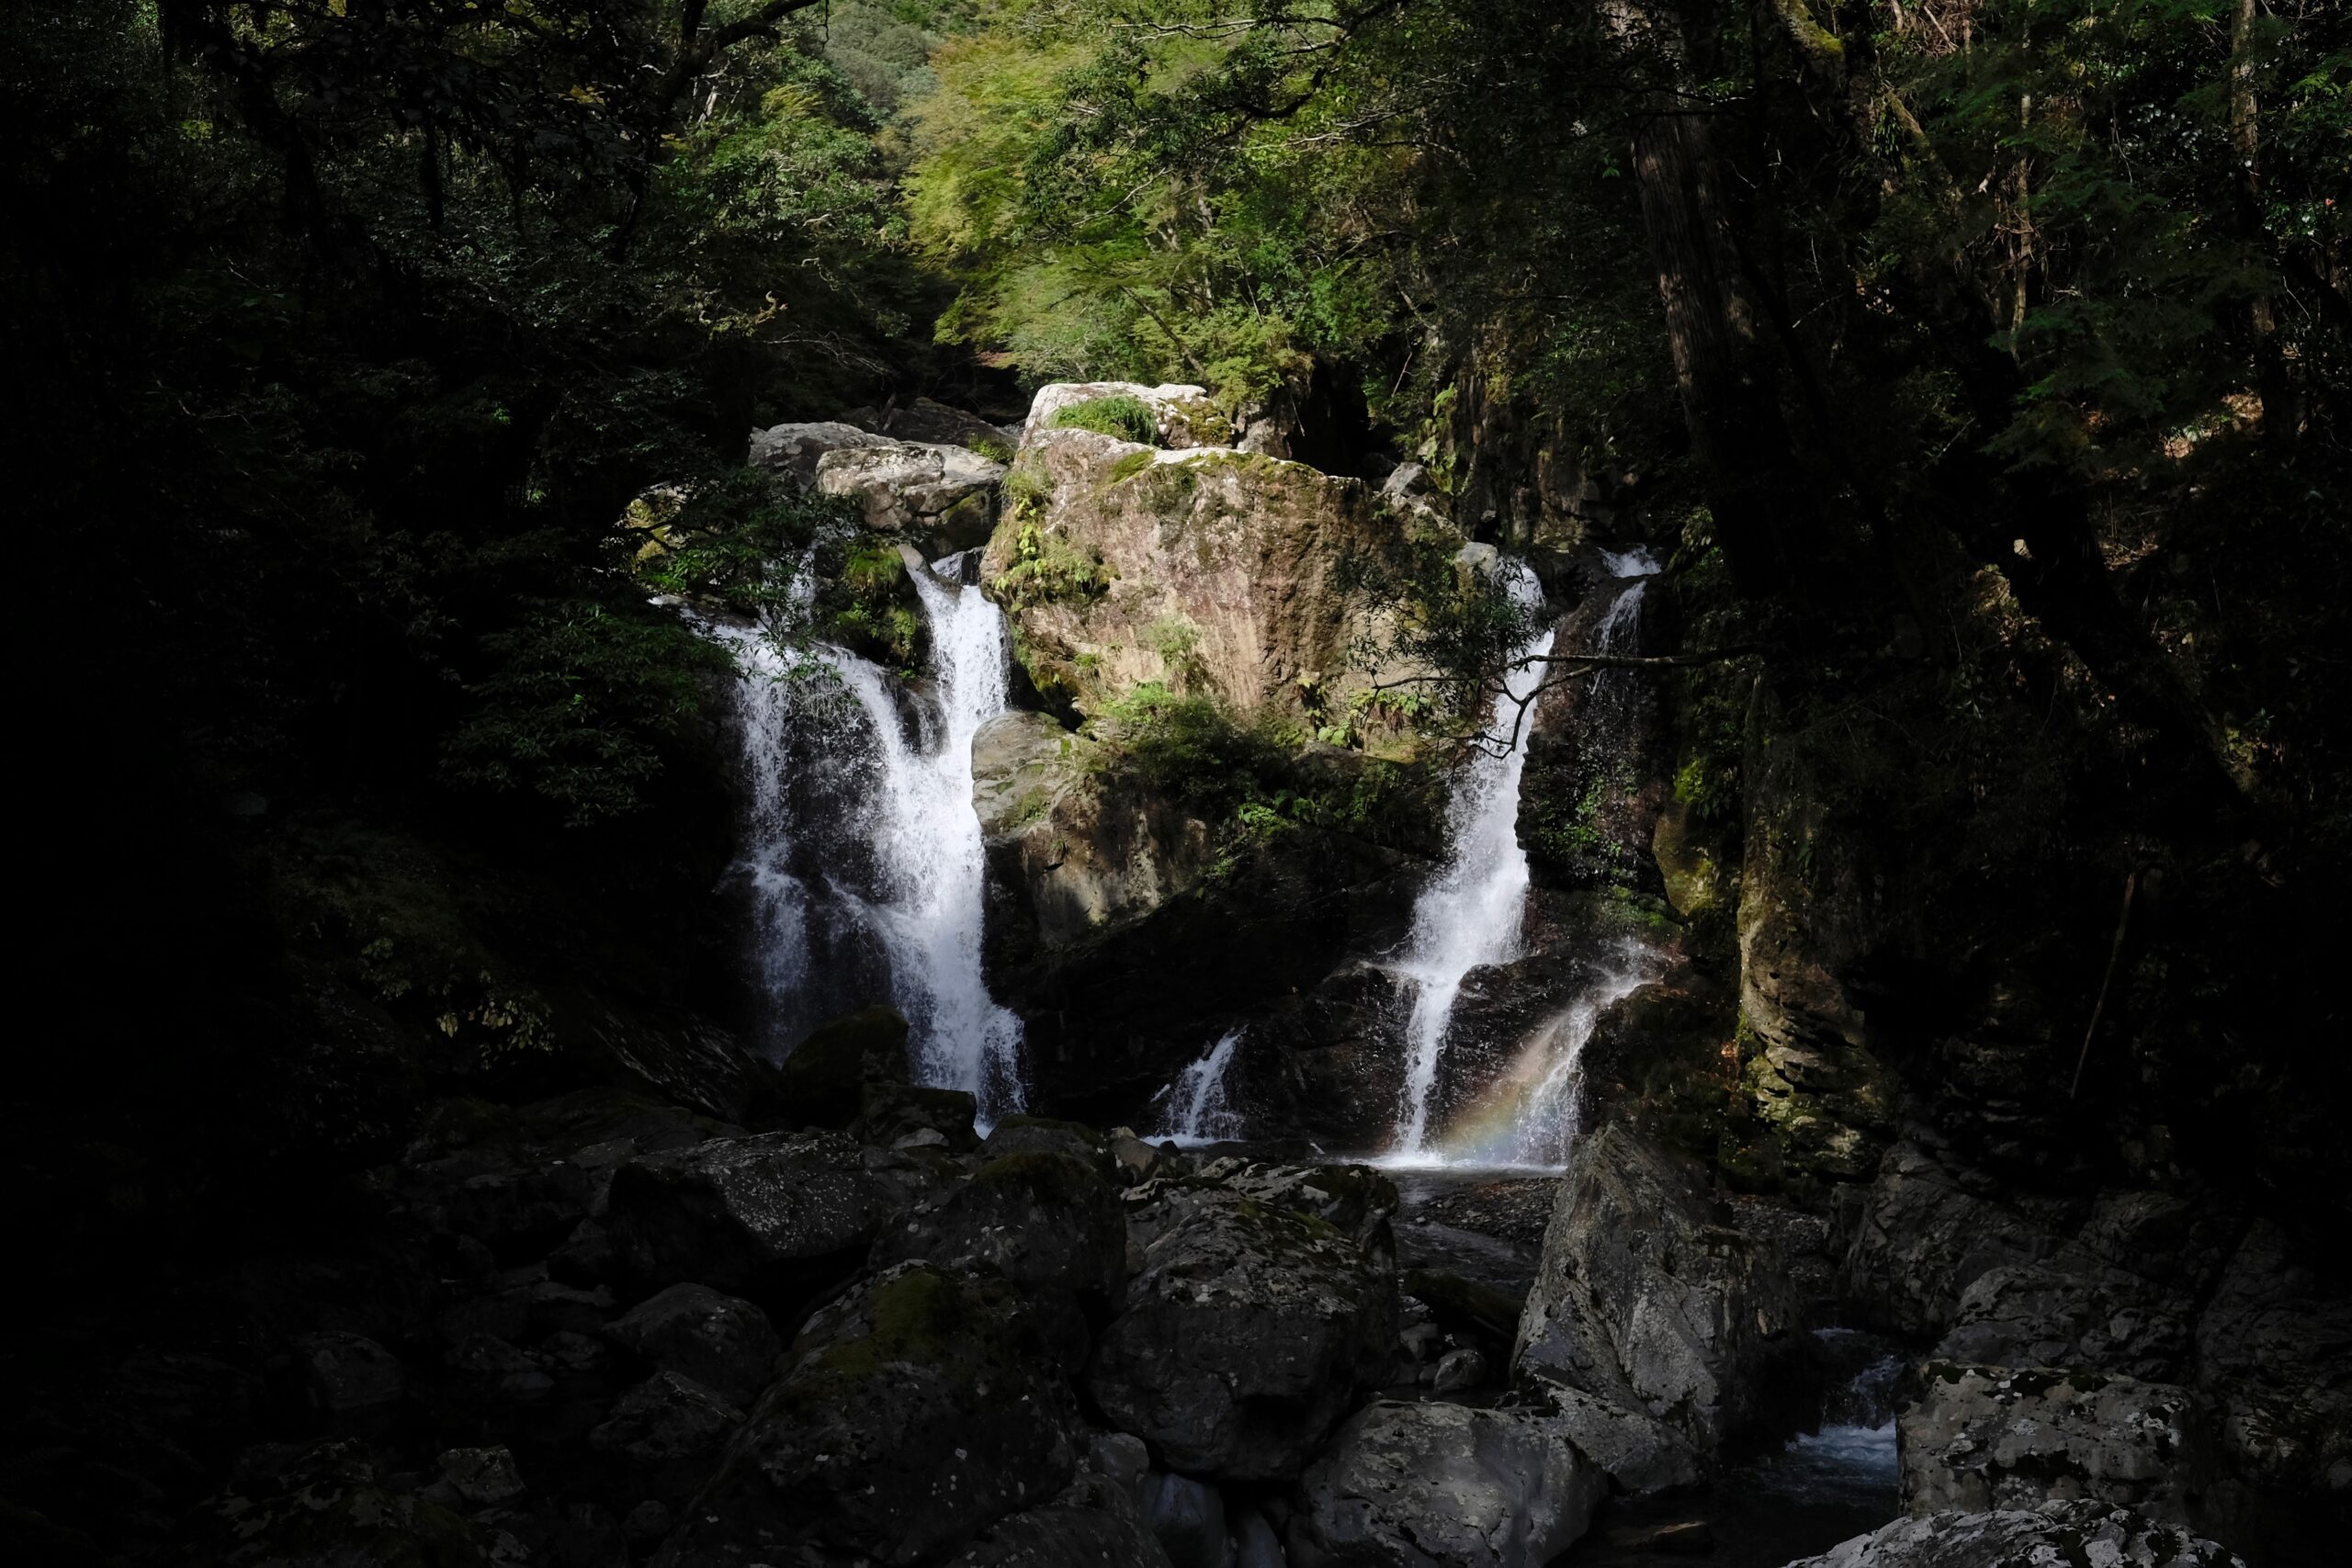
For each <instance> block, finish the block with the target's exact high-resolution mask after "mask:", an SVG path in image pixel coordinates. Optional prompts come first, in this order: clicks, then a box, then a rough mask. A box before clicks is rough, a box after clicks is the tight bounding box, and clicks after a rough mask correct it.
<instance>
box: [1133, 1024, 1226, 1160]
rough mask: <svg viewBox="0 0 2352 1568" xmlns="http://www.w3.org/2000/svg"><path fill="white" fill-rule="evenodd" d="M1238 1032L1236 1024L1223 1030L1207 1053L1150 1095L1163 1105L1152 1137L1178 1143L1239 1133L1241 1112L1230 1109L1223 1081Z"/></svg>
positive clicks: (1222, 1138) (1218, 1139) (1213, 1140)
mask: <svg viewBox="0 0 2352 1568" xmlns="http://www.w3.org/2000/svg"><path fill="white" fill-rule="evenodd" d="M1241 1035H1242V1031H1241V1030H1240V1029H1238V1028H1235V1029H1229V1030H1227V1031H1226V1032H1225V1035H1224V1037H1223V1038H1222V1039H1220V1040H1218V1041H1217V1043H1216V1044H1214V1045H1212V1046H1210V1047H1209V1049H1208V1054H1207V1055H1204V1056H1203V1057H1202V1058H1201V1059H1200V1060H1199V1061H1197V1062H1194V1063H1193V1065H1192V1066H1189V1067H1186V1068H1185V1069H1184V1070H1183V1071H1182V1073H1179V1074H1178V1075H1177V1077H1176V1081H1175V1082H1174V1083H1171V1084H1170V1085H1169V1086H1168V1087H1167V1088H1166V1089H1161V1090H1160V1091H1159V1094H1157V1095H1156V1096H1154V1097H1153V1099H1152V1103H1153V1104H1154V1105H1159V1106H1162V1107H1164V1108H1165V1110H1164V1111H1163V1112H1162V1115H1163V1118H1164V1119H1163V1121H1162V1122H1161V1123H1160V1129H1159V1131H1158V1132H1156V1133H1154V1134H1152V1136H1153V1137H1155V1138H1172V1139H1174V1140H1175V1141H1176V1142H1177V1143H1180V1144H1215V1143H1221V1142H1223V1141H1225V1140H1227V1139H1229V1138H1238V1137H1239V1136H1241V1131H1242V1127H1241V1115H1240V1112H1238V1111H1236V1110H1234V1109H1233V1104H1232V1100H1231V1099H1230V1098H1229V1094H1228V1091H1227V1088H1226V1081H1225V1080H1226V1075H1227V1073H1228V1072H1230V1071H1231V1070H1232V1067H1233V1053H1234V1049H1235V1047H1237V1046H1238V1045H1239V1044H1240V1043H1241Z"/></svg>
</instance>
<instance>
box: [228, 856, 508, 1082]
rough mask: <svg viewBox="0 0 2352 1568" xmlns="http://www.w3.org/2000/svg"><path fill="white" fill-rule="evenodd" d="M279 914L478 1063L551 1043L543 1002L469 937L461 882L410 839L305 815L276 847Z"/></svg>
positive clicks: (369, 989)
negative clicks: (460, 894)
mask: <svg viewBox="0 0 2352 1568" xmlns="http://www.w3.org/2000/svg"><path fill="white" fill-rule="evenodd" d="M269 869H270V872H271V887H272V891H273V893H274V895H275V897H276V898H277V902H278V905H279V918H280V919H281V921H282V922H283V923H284V925H285V926H286V927H287V928H288V931H290V932H291V933H292V934H293V936H294V938H295V940H296V942H297V943H298V944H299V945H300V949H301V950H302V951H303V952H304V953H306V954H307V955H308V956H309V957H310V958H311V960H312V961H314V962H316V963H319V964H322V965H324V966H325V968H326V969H327V970H328V971H329V972H330V973H333V974H334V975H335V976H337V977H338V978H339V979H341V980H343V981H344V982H345V983H346V984H348V985H349V986H351V987H353V989H355V990H356V991H357V992H358V993H359V994H360V995H362V996H365V997H367V998H369V999H370V1000H371V1001H374V1002H376V1003H377V1004H379V1005H380V1006H382V1007H384V1008H385V1009H387V1010H390V1011H391V1012H392V1013H393V1014H394V1015H395V1016H399V1017H402V1018H405V1019H407V1020H409V1021H412V1022H413V1023H415V1024H417V1025H419V1026H421V1027H422V1028H423V1029H424V1030H425V1031H426V1032H429V1033H431V1034H434V1035H438V1036H440V1037H442V1038H443V1039H445V1040H447V1041H449V1042H451V1043H453V1044H454V1045H455V1046H456V1047H458V1049H460V1050H462V1051H464V1052H466V1053H467V1054H468V1055H469V1056H470V1057H471V1058H472V1059H473V1061H474V1062H475V1063H476V1064H477V1065H481V1064H488V1063H491V1062H495V1061H497V1060H498V1059H500V1058H502V1057H505V1056H508V1055H513V1054H515V1053H518V1052H531V1051H543V1050H547V1049H548V1048H550V1046H551V1045H552V1043H553V1040H552V1035H551V1032H550V1030H551V1025H550V1015H549V1010H548V1003H547V1001H546V999H545V998H543V997H541V996H540V995H539V993H538V992H537V989H536V988H534V987H531V986H530V985H529V984H527V983H526V982H525V981H522V980H520V979H518V978H517V977H516V976H514V975H513V974H512V973H511V972H510V971H509V968H508V966H507V965H506V964H504V963H503V961H502V960H501V959H500V958H498V957H497V955H496V954H494V953H492V951H491V949H490V948H489V947H488V946H487V945H486V944H485V943H484V942H482V941H481V938H480V937H479V936H478V935H477V934H476V932H475V931H474V930H473V928H472V926H471V924H470V923H469V921H468V919H467V918H466V915H465V912H464V908H463V906H462V903H461V900H460V897H459V894H458V886H457V878H456V877H455V876H454V875H453V874H452V873H451V872H450V870H449V868H448V866H447V864H446V863H443V862H442V861H441V859H440V858H439V857H438V856H436V855H435V854H434V853H433V852H430V851H429V850H427V849H425V848H424V847H423V846H422V845H420V844H418V843H417V842H415V841H414V840H411V839H408V838H405V837H402V836H401V835H398V834H394V833H389V832H385V831H382V830H380V829H371V828H368V827H365V826H362V825H360V824H358V823H356V822H354V821H351V820H349V819H347V818H341V817H316V818H306V819H304V820H302V821H301V822H300V823H298V824H297V825H296V826H295V827H294V828H293V829H291V830H290V831H288V832H287V833H286V834H284V835H282V836H281V837H280V838H279V839H278V840H277V841H276V842H275V843H274V844H273V845H272V846H271V850H270V854H269Z"/></svg>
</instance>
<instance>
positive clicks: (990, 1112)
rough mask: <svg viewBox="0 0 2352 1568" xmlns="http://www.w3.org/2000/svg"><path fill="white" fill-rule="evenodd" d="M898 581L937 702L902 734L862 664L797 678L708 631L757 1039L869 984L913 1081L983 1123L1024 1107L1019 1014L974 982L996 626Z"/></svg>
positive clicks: (983, 603)
mask: <svg viewBox="0 0 2352 1568" xmlns="http://www.w3.org/2000/svg"><path fill="white" fill-rule="evenodd" d="M908 570H909V573H910V577H911V578H912V580H913V581H914V585H915V591H916V593H917V594H918V595H919V596H920V598H921V600H922V606H923V611H924V614H925V615H926V616H927V617H928V619H929V621H930V626H931V639H932V667H933V678H934V682H935V686H936V695H937V704H936V711H935V712H934V711H932V710H931V708H930V707H929V706H928V705H920V704H917V705H913V706H914V708H915V715H914V722H913V723H912V724H911V725H910V723H909V719H908V715H907V712H906V706H907V705H904V704H902V701H901V692H900V689H899V682H897V681H896V680H895V679H894V678H893V677H891V676H890V675H888V674H886V673H885V672H884V671H882V670H881V669H879V668H878V667H876V665H874V664H872V663H871V662H869V661H867V660H864V659H861V658H859V657H857V656H856V655H855V654H853V653H850V652H847V651H845V650H843V649H835V648H819V649H816V650H815V652H814V655H813V660H814V662H815V664H816V665H817V666H818V669H817V671H816V672H815V676H816V678H813V679H812V678H810V677H809V674H808V673H806V672H803V673H801V674H798V675H796V674H795V673H794V672H793V671H791V669H790V668H789V666H788V664H787V661H786V658H785V657H784V656H783V655H781V654H779V653H778V652H777V651H776V650H775V649H774V648H773V647H772V646H771V645H770V644H769V642H768V640H767V639H766V638H764V637H761V636H760V635H759V634H758V633H756V632H753V631H750V630H748V629H743V628H718V630H719V635H721V636H723V637H726V638H727V639H728V640H729V642H730V643H731V644H732V645H733V646H734V648H735V649H736V652H737V656H738V661H739V663H740V664H741V668H742V671H743V676H742V679H741V681H740V682H738V687H737V708H738V714H739V716H740V719H741V731H742V739H743V748H744V761H745V767H746V771H747V773H749V776H750V783H751V792H752V803H751V807H752V808H751V812H750V819H749V821H748V823H747V832H746V836H745V845H744V852H743V856H742V862H741V868H740V869H741V872H742V874H743V875H744V877H745V880H746V882H747V884H748V886H749V888H750V892H751V897H752V912H753V930H754V933H755V940H756V942H757V944H758V974H759V978H760V982H761V986H762V988H763V992H764V994H765V997H766V998H767V1001H768V1003H769V1006H770V1008H771V1010H772V1012H773V1014H774V1016H775V1029H774V1030H773V1031H772V1033H774V1034H775V1035H779V1036H782V1037H785V1038H786V1039H788V1038H790V1037H793V1036H796V1035H797V1034H798V1033H799V1032H804V1031H805V1029H806V1028H807V1027H808V1026H809V1024H812V1023H815V1022H818V1021H821V1020H822V1019H823V1018H824V1017H825V1016H828V1015H829V1014H830V1013H831V1012H836V1011H839V1010H842V1009H844V1008H846V1007H850V1006H854V1005H856V1004H857V1002H859V1001H861V1000H865V999H870V994H869V995H867V996H864V997H861V996H860V995H858V994H857V993H858V992H859V991H860V990H861V988H864V987H861V984H860V982H861V981H865V982H868V983H869V984H870V983H871V981H873V980H876V979H878V980H879V981H880V983H881V985H882V987H884V988H887V991H888V996H889V998H890V1000H891V1001H892V1003H893V1004H894V1005H896V1006H897V1008H898V1009H899V1011H900V1012H901V1013H903V1014H904V1015H905V1016H906V1019H907V1022H908V1024H909V1026H910V1042H911V1049H912V1053H913V1057H914V1060H913V1061H912V1062H911V1063H910V1067H911V1068H912V1070H913V1073H914V1076H915V1077H916V1079H917V1081H919V1082H921V1083H924V1084H928V1085H931V1086H933V1087H936V1088H943V1089H965V1090H968V1091H969V1092H970V1093H971V1094H973V1095H974V1096H975V1097H976V1098H977V1099H978V1102H979V1116H980V1121H981V1123H982V1124H983V1125H986V1124H988V1123H990V1122H994V1121H996V1120H997V1119H998V1118H1000V1117H1002V1116H1004V1115H1007V1114H1010V1113H1011V1112H1013V1111H1019V1110H1021V1109H1022V1106H1023V1090H1022V1081H1021V1044H1022V1028H1021V1021H1020V1019H1019V1018H1017V1017H1016V1016H1015V1015H1014V1014H1013V1013H1012V1012H1011V1011H1010V1010H1007V1009H1005V1008H1003V1007H1001V1006H999V1005H998V1004H997V1002H996V1000H995V998H992V997H990V996H989V990H988V985H987V982H986V980H985V979H984V978H983V977H982V974H981V966H980V921H981V906H982V903H983V891H984V867H983V863H982V848H981V840H980V822H979V817H978V813H977V812H976V811H975V810H974V809H973V807H972V738H973V736H974V735H975V734H976V733H977V732H978V729H979V728H980V726H981V725H983V724H985V723H987V722H988V721H989V719H991V718H993V717H995V716H997V715H998V714H1000V713H1002V712H1003V711H1004V705H1005V690H1006V647H1005V635H1004V623H1003V618H1002V615H1001V613H1000V612H999V611H998V609H997V607H996V606H995V605H994V604H989V602H988V600H987V599H986V598H985V597H983V596H982V594H981V593H980V592H979V590H978V589H977V588H971V587H964V586H960V585H959V584H957V583H956V582H952V581H945V580H944V579H943V578H942V577H940V576H939V575H938V574H937V573H935V572H934V571H933V570H930V569H927V568H924V567H922V565H921V564H920V563H919V562H916V561H913V560H911V559H910V561H909V563H908ZM877 959H878V961H879V962H878V966H879V968H880V969H881V970H882V971H883V973H882V974H881V975H879V976H875V975H873V974H872V973H871V972H872V971H873V970H874V968H876V960H877ZM861 970H864V971H865V974H860V973H859V971H861Z"/></svg>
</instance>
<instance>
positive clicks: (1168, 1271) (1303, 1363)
mask: <svg viewBox="0 0 2352 1568" xmlns="http://www.w3.org/2000/svg"><path fill="white" fill-rule="evenodd" d="M1128 1203H1129V1229H1130V1234H1131V1235H1134V1236H1136V1239H1137V1240H1138V1242H1139V1244H1140V1250H1141V1256H1140V1259H1139V1261H1140V1264H1141V1269H1140V1271H1139V1272H1138V1273H1137V1274H1136V1278H1135V1279H1134V1280H1131V1281H1130V1282H1129V1284H1128V1286H1127V1291H1126V1294H1125V1305H1124V1308H1123V1310H1122V1311H1121V1313H1120V1314H1119V1315H1118V1317H1116V1318H1115V1319H1114V1320H1113V1321H1112V1323H1111V1324H1110V1325H1109V1326H1108V1327H1106V1328H1105V1329H1104V1330H1103V1337H1102V1339H1101V1341H1100V1343H1098V1344H1097V1346H1096V1347H1095V1351H1094V1358H1093V1360H1092V1361H1091V1363H1090V1364H1089V1366H1088V1368H1087V1379H1086V1381H1087V1388H1088V1390H1089V1391H1090V1392H1091V1393H1092V1394H1093V1396H1094V1399H1095V1402H1096V1403H1097V1404H1100V1405H1101V1406H1102V1408H1103V1413H1104V1414H1105V1415H1107V1416H1109V1417H1110V1418H1111V1419H1112V1420H1113V1421H1114V1423H1116V1424H1117V1425H1118V1426H1119V1427H1121V1428H1122V1429H1124V1430H1125V1431H1129V1432H1132V1433H1134V1434H1135V1435H1136V1436H1137V1437H1140V1438H1144V1439H1145V1440H1146V1441H1148V1442H1149V1443H1151V1444H1152V1445H1153V1447H1154V1448H1155V1449H1156V1450H1158V1451H1159V1452H1160V1453H1161V1454H1163V1455H1164V1456H1165V1457H1166V1459H1167V1461H1168V1463H1169V1464H1170V1465H1171V1466H1172V1467H1174V1468H1176V1469H1178V1470H1180V1471H1182V1472H1185V1473H1188V1474H1193V1475H1198V1476H1204V1477H1210V1478H1215V1479H1220V1480H1235V1481H1271V1480H1279V1479H1283V1478H1286V1477H1289V1476H1293V1475H1295V1474H1296V1473H1298V1472H1299V1470H1300V1469H1301V1468H1302V1467H1303V1466H1304V1465H1305V1464H1306V1461H1307V1459H1308V1457H1309V1456H1310V1455H1311V1454H1312V1453H1313V1452H1314V1451H1315V1450H1316V1449H1317V1447H1318V1446H1319V1445H1320V1444H1321V1442H1322V1441H1323V1439H1324V1438H1326V1437H1327V1436H1328V1435H1329V1432H1330V1431H1331V1429H1332V1427H1334V1426H1336V1425H1337V1424H1338V1422H1339V1420H1340V1417H1341V1416H1344V1415H1345V1414H1346V1413H1347V1411H1348V1409H1349V1407H1350V1406H1351V1404H1354V1402H1355V1399H1356V1396H1357V1394H1358V1393H1360V1392H1361V1391H1362V1390H1363V1389H1365V1388H1368V1387H1372V1386H1374V1385H1375V1384H1376V1383H1377V1382H1379V1381H1380V1380H1381V1378H1382V1377H1384V1376H1385V1373H1386V1371H1387V1365H1388V1360H1389V1358H1390V1356H1391V1354H1392V1353H1393V1351H1394V1348H1395V1343H1396V1337H1397V1281H1396V1276H1395V1274H1394V1273H1393V1271H1391V1270H1390V1269H1387V1268H1385V1267H1383V1266H1382V1263H1381V1261H1380V1260H1377V1259H1375V1258H1374V1256H1373V1255H1372V1254H1371V1253H1370V1252H1369V1251H1368V1250H1367V1249H1366V1248H1365V1247H1363V1246H1362V1245H1360V1244H1359V1243H1358V1242H1357V1241H1356V1240H1354V1239H1353V1238H1352V1237H1351V1236H1350V1235H1347V1234H1346V1233H1344V1232H1342V1231H1340V1229H1338V1228H1337V1227H1336V1226H1334V1225H1332V1224H1329V1223H1327V1222H1325V1221H1322V1220H1318V1219H1315V1218H1311V1217H1309V1216H1307V1215H1306V1214H1304V1213H1299V1212H1297V1211H1296V1210H1294V1209H1291V1208H1289V1207H1286V1206H1283V1205H1281V1204H1278V1203H1272V1202H1265V1201H1260V1200H1258V1199H1255V1198H1251V1197H1248V1196H1245V1195H1244V1194H1242V1193H1240V1192H1238V1191H1234V1190H1230V1189H1227V1188H1223V1187H1218V1186H1215V1185H1210V1184H1206V1183H1203V1182H1176V1183H1162V1182H1151V1183H1148V1184H1146V1186H1144V1187H1141V1188H1137V1189H1135V1190H1133V1191H1131V1192H1130V1193H1129V1195H1128Z"/></svg>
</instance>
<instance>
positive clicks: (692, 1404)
mask: <svg viewBox="0 0 2352 1568" xmlns="http://www.w3.org/2000/svg"><path fill="white" fill-rule="evenodd" d="M742 1424H743V1413H742V1412H741V1411H740V1410H738V1409H737V1408H735V1406H734V1405H732V1404H729V1403H728V1402H727V1401H726V1400H724V1399H722V1398H720V1397H719V1396H718V1393H714V1392H713V1391H712V1390H710V1389H707V1388H705V1387H704V1386H703V1385H702V1384H700V1383H698V1382H695V1381H694V1380H693V1379H692V1378H687V1377H681V1376H679V1375H678V1374H677V1373H676V1372H671V1371H661V1372H656V1373H654V1374H653V1375H652V1376H651V1377H650V1378H648V1379H646V1380H645V1381H644V1382H641V1383H639V1384H638V1385H637V1386H636V1387H635V1388H633V1389H630V1390H629V1391H628V1393H624V1394H622V1395H621V1397H620V1399H619V1401H618V1402H617V1403H616V1404H614V1406H613V1413H612V1415H611V1416H609V1417H607V1418H606V1419H605V1422H604V1424H603V1425H602V1426H599V1427H596V1428H595V1429H594V1431H592V1432H590V1433H589V1434H588V1446H589V1447H590V1448H591V1449H593V1450H595V1451H596V1452H597V1453H599V1454H601V1455H603V1456H605V1459H606V1460H608V1461H613V1462H614V1463H616V1465H618V1466H619V1467H620V1469H621V1473H620V1476H619V1477H618V1481H619V1484H620V1486H622V1487H623V1488H626V1489H627V1490H628V1492H629V1493H630V1494H633V1495H638V1496H644V1495H651V1496H653V1497H654V1498H656V1499H657V1500H659V1501H660V1502H662V1504H663V1505H665V1506H669V1507H672V1508H675V1507H677V1506H680V1505H682V1504H683V1503H684V1502H685V1500H686V1499H687V1498H688V1497H690V1496H692V1495H694V1492H695V1488H696V1487H697V1486H699V1485H701V1484H702V1483H703V1481H704V1480H705V1479H706V1478H707V1477H708V1476H709V1474H710V1472H711V1471H712V1470H713V1469H714V1468H716V1466H717V1465H718V1458H719V1453H720V1450H723V1449H725V1448H726V1446H727V1441H728V1439H729V1438H731V1437H733V1436H734V1434H735V1432H736V1429H737V1428H738V1427H741V1426H742Z"/></svg>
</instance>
